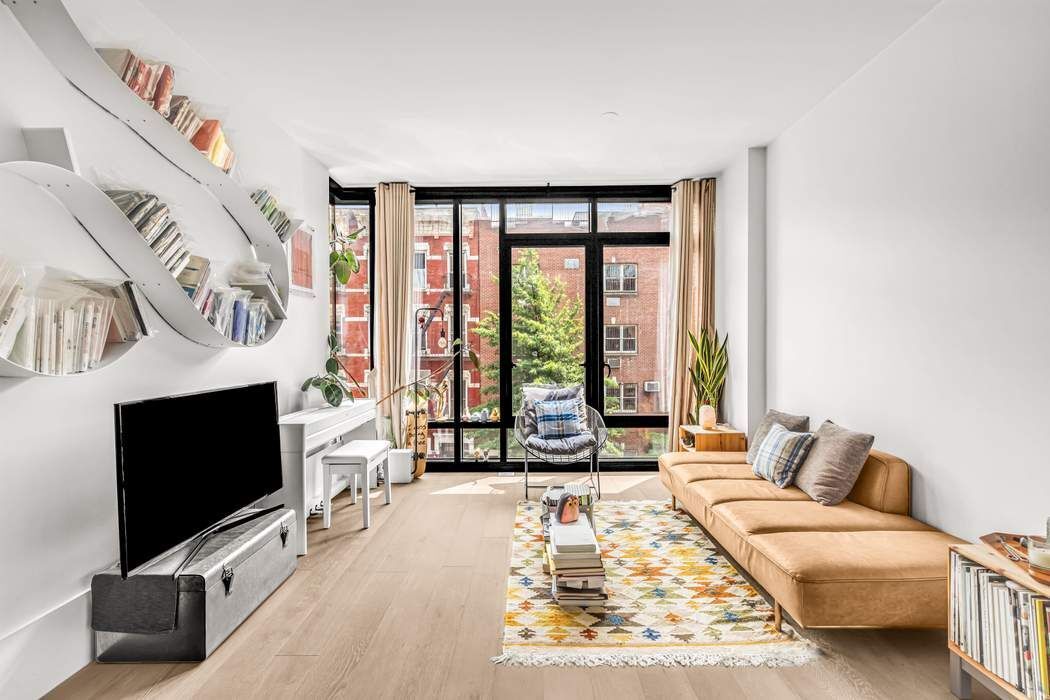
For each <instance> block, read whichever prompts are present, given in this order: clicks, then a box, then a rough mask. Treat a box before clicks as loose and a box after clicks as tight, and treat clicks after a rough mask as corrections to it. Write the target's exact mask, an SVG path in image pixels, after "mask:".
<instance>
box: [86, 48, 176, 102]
mask: <svg viewBox="0 0 1050 700" xmlns="http://www.w3.org/2000/svg"><path fill="white" fill-rule="evenodd" d="M96 51H97V52H98V55H99V56H101V57H102V60H103V61H105V62H106V65H108V66H109V67H110V69H112V70H113V72H114V73H115V74H116V75H117V77H118V78H120V80H121V81H122V82H123V83H124V84H125V85H127V86H128V88H129V89H130V90H131V91H132V92H134V93H135V94H136V95H138V96H139V97H141V98H142V99H143V100H144V101H145V102H147V103H149V105H150V106H152V107H153V109H154V110H156V111H157V112H159V113H160V114H161V116H163V117H167V116H168V112H169V109H170V105H171V91H172V89H173V88H174V87H175V69H174V68H172V67H171V66H170V65H168V64H167V63H159V62H155V61H147V60H145V59H143V58H141V57H139V56H137V55H136V54H135V53H133V52H132V51H130V50H128V49H96Z"/></svg>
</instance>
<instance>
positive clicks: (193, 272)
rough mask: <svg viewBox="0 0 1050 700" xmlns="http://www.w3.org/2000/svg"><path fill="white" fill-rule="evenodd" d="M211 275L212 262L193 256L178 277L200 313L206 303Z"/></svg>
mask: <svg viewBox="0 0 1050 700" xmlns="http://www.w3.org/2000/svg"><path fill="white" fill-rule="evenodd" d="M211 273H212V268H211V260H209V259H208V258H203V257H201V256H199V255H191V256H190V258H189V260H187V261H186V267H185V268H183V270H182V272H180V273H179V275H178V276H177V277H176V279H177V280H178V282H179V285H180V286H181V287H182V289H183V291H185V292H186V294H187V295H188V296H189V298H190V301H192V302H193V305H194V306H195V307H197V310H198V311H199V310H200V308H201V305H202V304H203V302H204V295H205V294H207V292H208V289H209V282H210V281H211Z"/></svg>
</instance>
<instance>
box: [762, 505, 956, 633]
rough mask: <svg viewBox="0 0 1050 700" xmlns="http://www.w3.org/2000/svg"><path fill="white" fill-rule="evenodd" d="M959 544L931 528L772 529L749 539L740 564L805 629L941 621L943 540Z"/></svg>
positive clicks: (945, 617) (944, 573) (944, 615)
mask: <svg viewBox="0 0 1050 700" xmlns="http://www.w3.org/2000/svg"><path fill="white" fill-rule="evenodd" d="M825 510H828V509H825ZM960 542H962V540H960V539H958V538H956V537H952V536H951V535H947V534H945V533H943V532H938V531H936V530H923V531H910V532H885V531H878V532H782V533H769V534H762V535H754V536H752V537H751V538H750V539H749V540H748V545H749V547H748V551H747V554H746V557H747V560H746V563H744V565H745V566H746V567H747V569H748V571H749V572H750V573H751V575H752V576H753V577H754V578H755V580H757V581H758V582H759V583H760V584H761V585H762V587H763V588H765V589H766V590H767V591H768V592H769V594H770V595H771V596H773V598H774V599H775V600H777V601H778V602H779V603H780V604H781V605H783V606H784V608H785V609H786V610H787V611H788V613H790V614H791V616H792V617H793V618H794V619H795V620H797V621H798V622H799V623H800V624H802V625H805V626H807V627H835V626H846V627H866V626H869V627H944V626H945V624H946V623H947V620H948V607H947V606H948V597H947V595H945V587H946V585H947V582H946V580H947V571H948V545H950V544H958V543H960Z"/></svg>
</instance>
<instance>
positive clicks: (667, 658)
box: [491, 644, 822, 668]
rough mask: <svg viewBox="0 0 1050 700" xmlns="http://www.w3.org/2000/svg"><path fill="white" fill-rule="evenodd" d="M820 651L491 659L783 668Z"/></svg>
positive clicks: (532, 654) (528, 654) (508, 654)
mask: <svg viewBox="0 0 1050 700" xmlns="http://www.w3.org/2000/svg"><path fill="white" fill-rule="evenodd" d="M821 655H822V654H821V652H820V650H819V649H818V648H817V647H815V646H811V645H809V644H800V645H798V646H797V647H796V648H794V649H784V648H779V649H777V650H776V651H769V652H765V651H763V652H754V653H741V651H739V650H736V649H725V650H721V651H714V650H704V651H665V652H659V653H652V654H632V653H623V652H619V653H617V652H601V653H572V652H560V651H554V652H547V651H541V652H537V651H505V652H503V653H502V654H500V655H499V656H493V657H492V658H491V661H492V663H495V664H502V665H505V666H766V667H769V668H782V667H787V666H801V665H803V664H807V663H809V662H811V661H815V660H816V659H818V658H820V657H821Z"/></svg>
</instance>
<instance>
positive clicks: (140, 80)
mask: <svg viewBox="0 0 1050 700" xmlns="http://www.w3.org/2000/svg"><path fill="white" fill-rule="evenodd" d="M98 55H99V56H101V57H102V60H104V61H105V62H106V64H107V65H108V66H109V67H110V68H111V69H112V70H113V72H114V73H116V74H117V77H119V78H120V79H121V80H122V81H123V82H124V84H125V85H127V86H128V88H129V89H130V90H131V91H132V92H134V93H135V94H136V95H138V96H139V97H141V98H142V99H143V100H145V101H146V102H147V103H148V104H149V105H150V106H152V107H153V109H155V110H156V111H157V112H158V113H160V115H161V116H163V117H164V118H165V119H167V120H168V123H170V124H171V125H172V126H173V127H175V129H177V130H178V132H179V133H180V134H182V135H183V136H185V137H186V138H187V139H189V140H190V142H191V143H192V144H193V145H194V147H195V148H196V149H197V150H198V151H200V152H201V153H202V154H204V157H205V158H207V159H208V160H209V161H211V163H212V164H214V165H216V166H218V167H220V168H222V169H223V170H224V171H226V172H227V173H229V172H231V171H232V170H233V167H234V165H236V163H237V158H236V156H235V155H234V153H233V150H232V149H231V148H230V145H229V144H228V143H227V142H226V135H225V134H224V133H223V130H222V124H221V123H220V122H219V120H218V119H202V118H201V117H200V115H198V114H197V110H196V108H195V107H194V106H193V104H192V103H191V102H190V99H189V98H188V97H186V96H185V95H174V94H172V92H173V90H174V89H175V70H174V69H173V68H172V67H171V66H169V65H168V64H166V63H157V62H153V61H147V60H144V59H142V58H140V57H139V56H137V55H135V54H134V53H133V52H131V51H129V50H128V49H98Z"/></svg>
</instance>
